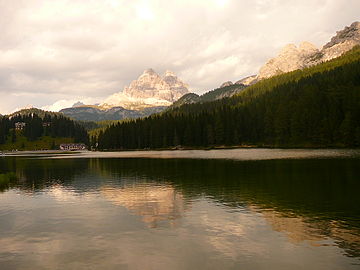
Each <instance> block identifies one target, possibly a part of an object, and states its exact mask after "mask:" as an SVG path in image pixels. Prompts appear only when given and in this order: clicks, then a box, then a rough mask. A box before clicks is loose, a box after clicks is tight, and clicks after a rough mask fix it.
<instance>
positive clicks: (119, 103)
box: [60, 22, 360, 121]
mask: <svg viewBox="0 0 360 270" xmlns="http://www.w3.org/2000/svg"><path fill="white" fill-rule="evenodd" d="M358 44H360V22H354V23H352V24H351V25H350V26H347V27H345V28H344V29H343V30H341V31H338V32H337V33H336V35H335V36H334V37H332V38H331V40H330V41H329V42H328V43H326V44H325V45H324V46H323V47H322V48H320V49H319V48H317V47H316V46H315V45H313V44H311V43H310V42H307V41H305V42H302V43H301V44H300V45H299V46H297V45H295V44H288V45H286V46H285V47H284V48H283V49H281V50H280V52H279V54H278V55H277V56H276V57H274V58H271V59H269V60H268V61H267V62H266V63H265V64H264V65H263V66H262V67H261V68H260V70H259V72H258V74H257V75H252V76H248V77H246V78H243V79H240V80H238V81H236V82H235V83H233V82H231V81H226V82H224V83H223V84H222V85H221V86H220V87H219V88H217V89H214V90H212V91H209V92H207V93H205V94H203V95H201V96H199V95H197V94H194V93H190V91H189V86H188V85H187V84H186V83H184V82H183V81H182V80H181V79H179V78H178V77H177V76H176V75H175V73H174V72H171V71H166V72H165V73H164V74H163V75H162V76H160V75H159V74H158V73H156V72H155V71H154V70H153V69H147V70H145V71H144V72H143V73H142V74H141V75H140V76H139V77H138V79H136V80H134V81H132V82H131V83H130V85H129V86H127V87H125V88H124V89H123V91H120V92H118V93H114V94H112V95H110V96H109V97H107V98H106V99H105V100H104V101H103V102H100V103H99V105H84V104H82V103H76V104H74V106H73V107H71V108H66V109H63V110H61V111H60V112H61V113H63V114H65V115H66V116H69V117H72V118H74V119H76V120H85V121H102V120H121V119H125V118H139V117H144V116H148V115H150V114H153V113H158V112H161V111H163V110H165V109H166V108H167V107H169V106H171V105H173V107H174V106H175V107H176V106H181V105H183V104H190V103H198V102H200V103H201V102H208V101H214V100H218V99H222V98H224V97H231V96H234V95H236V94H238V93H240V92H241V91H243V90H244V89H245V88H246V87H247V86H249V85H253V84H255V83H256V82H259V81H261V80H264V79H268V78H271V77H273V76H275V75H279V74H282V73H287V72H291V71H294V70H298V69H304V68H309V67H311V66H314V65H317V64H319V63H322V62H326V61H329V60H331V59H334V58H336V57H339V56H340V55H342V54H343V53H345V52H347V51H349V50H350V49H351V48H353V47H354V46H355V45H358Z"/></svg>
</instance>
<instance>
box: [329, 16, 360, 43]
mask: <svg viewBox="0 0 360 270" xmlns="http://www.w3.org/2000/svg"><path fill="white" fill-rule="evenodd" d="M351 40H352V41H354V42H357V43H360V22H354V23H352V24H351V25H350V26H346V27H345V28H344V30H341V31H337V32H336V35H335V36H334V37H332V38H331V40H330V42H328V43H327V44H325V45H324V47H323V49H327V48H330V47H332V46H334V45H336V44H339V43H342V42H346V41H351Z"/></svg>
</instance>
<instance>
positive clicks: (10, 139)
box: [0, 109, 89, 150]
mask: <svg viewBox="0 0 360 270" xmlns="http://www.w3.org/2000/svg"><path fill="white" fill-rule="evenodd" d="M70 142H79V143H85V144H88V143H89V139H88V134H87V132H86V130H85V128H84V127H83V126H82V125H80V124H79V123H77V122H75V121H73V120H71V119H69V118H67V117H64V116H63V115H61V114H58V113H51V112H45V111H42V110H39V109H28V110H21V111H19V112H16V113H14V114H11V115H9V116H1V117H0V150H16V149H17V150H42V149H58V148H59V145H60V144H61V143H70Z"/></svg>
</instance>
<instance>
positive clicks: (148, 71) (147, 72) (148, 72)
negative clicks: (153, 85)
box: [142, 68, 157, 75]
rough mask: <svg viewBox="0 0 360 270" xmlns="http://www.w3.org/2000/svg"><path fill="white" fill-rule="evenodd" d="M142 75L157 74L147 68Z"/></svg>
mask: <svg viewBox="0 0 360 270" xmlns="http://www.w3.org/2000/svg"><path fill="white" fill-rule="evenodd" d="M142 75H157V73H156V72H155V70H153V69H152V68H148V69H145V70H144V72H143V74H142Z"/></svg>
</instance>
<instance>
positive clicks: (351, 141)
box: [98, 46, 360, 149]
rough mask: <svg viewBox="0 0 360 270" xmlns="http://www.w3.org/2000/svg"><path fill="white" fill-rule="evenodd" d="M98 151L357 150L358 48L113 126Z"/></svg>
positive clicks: (359, 109)
mask: <svg viewBox="0 0 360 270" xmlns="http://www.w3.org/2000/svg"><path fill="white" fill-rule="evenodd" d="M98 143H99V148H100V149H141V148H169V147H173V146H177V145H182V146H188V147H209V146H210V147H211V146H223V145H225V146H226V145H227V146H232V145H256V146H276V147H331V146H336V147H358V146H360V47H359V46H357V47H355V48H354V49H353V50H351V51H349V52H348V53H346V54H344V55H343V56H341V57H339V58H337V59H334V60H332V61H329V62H325V63H322V64H320V65H317V66H314V67H311V68H307V69H304V70H297V71H294V72H290V73H286V74H282V75H279V76H276V77H273V78H270V79H266V80H263V81H260V82H258V83H256V84H254V85H252V86H250V87H248V88H246V89H245V90H243V91H241V92H240V93H239V94H238V95H236V96H234V97H231V98H224V99H221V100H218V101H214V102H204V103H196V104H185V105H182V106H180V107H178V108H172V109H171V110H169V111H167V112H165V113H163V114H161V115H154V116H150V117H147V118H145V119H138V120H133V121H129V122H126V123H119V124H116V125H112V126H111V127H110V128H108V129H106V130H105V131H104V132H103V133H100V134H99V138H98Z"/></svg>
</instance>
